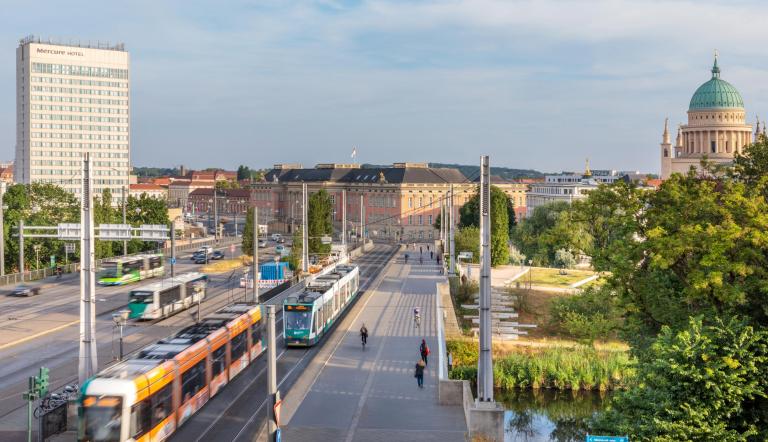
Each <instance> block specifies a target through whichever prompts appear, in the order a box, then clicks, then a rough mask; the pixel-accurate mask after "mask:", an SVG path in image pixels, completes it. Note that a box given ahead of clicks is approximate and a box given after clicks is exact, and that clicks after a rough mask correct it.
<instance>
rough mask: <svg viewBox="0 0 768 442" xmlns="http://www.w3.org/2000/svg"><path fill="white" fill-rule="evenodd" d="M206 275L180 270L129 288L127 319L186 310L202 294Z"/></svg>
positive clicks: (201, 298)
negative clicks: (143, 284)
mask: <svg viewBox="0 0 768 442" xmlns="http://www.w3.org/2000/svg"><path fill="white" fill-rule="evenodd" d="M207 282H208V275H206V274H204V273H199V272H191V273H184V274H181V275H178V276H176V277H175V278H166V279H163V280H162V281H158V282H153V283H151V284H147V285H145V286H143V287H138V288H136V289H134V290H131V293H130V295H129V298H130V299H129V302H128V310H130V312H131V313H130V314H129V318H130V319H158V318H166V317H168V316H171V315H174V314H176V313H178V312H180V311H182V310H186V309H188V308H189V307H191V306H192V305H194V304H197V303H198V302H202V301H203V299H204V298H205V287H206V285H207Z"/></svg>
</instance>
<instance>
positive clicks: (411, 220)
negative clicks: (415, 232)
mask: <svg viewBox="0 0 768 442" xmlns="http://www.w3.org/2000/svg"><path fill="white" fill-rule="evenodd" d="M408 225H409V226H411V225H413V215H408Z"/></svg>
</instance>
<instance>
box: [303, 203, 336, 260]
mask: <svg viewBox="0 0 768 442" xmlns="http://www.w3.org/2000/svg"><path fill="white" fill-rule="evenodd" d="M307 212H308V213H307V232H308V236H309V253H310V254H312V255H315V254H319V255H327V254H328V253H330V251H331V245H330V244H323V243H322V240H321V237H322V236H330V235H331V234H332V233H333V221H332V218H331V217H332V215H333V204H332V203H331V196H330V195H328V192H327V191H326V190H325V189H320V190H319V191H317V192H315V193H313V194H311V195H310V196H309V206H308V208H307Z"/></svg>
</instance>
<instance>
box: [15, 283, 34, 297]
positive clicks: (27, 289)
mask: <svg viewBox="0 0 768 442" xmlns="http://www.w3.org/2000/svg"><path fill="white" fill-rule="evenodd" d="M11 294H12V295H13V296H35V295H39V294H40V287H32V286H28V285H24V284H21V285H18V286H16V288H15V289H13V292H11Z"/></svg>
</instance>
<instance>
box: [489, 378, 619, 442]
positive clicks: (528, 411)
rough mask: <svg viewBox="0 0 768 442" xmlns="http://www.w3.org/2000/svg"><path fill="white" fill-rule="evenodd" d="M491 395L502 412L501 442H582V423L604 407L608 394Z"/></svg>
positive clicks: (541, 391) (537, 392)
mask: <svg viewBox="0 0 768 442" xmlns="http://www.w3.org/2000/svg"><path fill="white" fill-rule="evenodd" d="M494 396H495V399H496V401H497V402H499V403H501V404H503V405H504V408H505V409H506V412H505V413H504V440H505V442H552V441H555V442H576V441H579V442H583V441H584V440H585V436H586V434H587V426H586V420H587V419H589V418H590V417H591V416H592V414H593V413H595V412H597V411H600V410H602V409H603V407H605V405H607V399H608V398H609V397H610V393H608V392H599V391H573V392H572V391H557V390H545V389H539V390H532V389H526V390H512V391H503V392H497V393H494Z"/></svg>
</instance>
